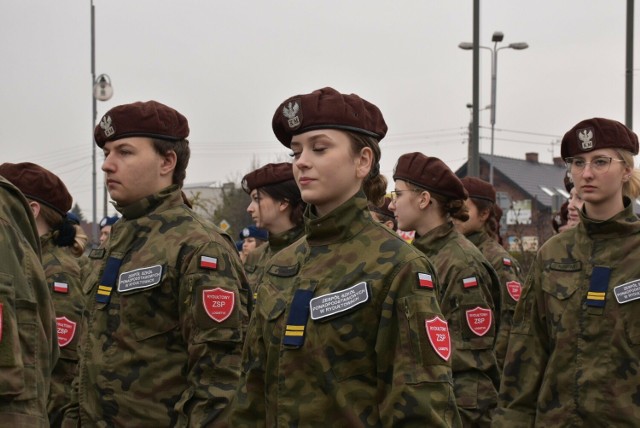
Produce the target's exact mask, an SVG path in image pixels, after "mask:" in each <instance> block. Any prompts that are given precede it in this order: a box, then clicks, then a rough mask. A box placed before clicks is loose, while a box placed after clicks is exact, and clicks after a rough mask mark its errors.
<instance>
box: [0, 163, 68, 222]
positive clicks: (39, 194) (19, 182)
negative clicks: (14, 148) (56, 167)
mask: <svg viewBox="0 0 640 428" xmlns="http://www.w3.org/2000/svg"><path fill="white" fill-rule="evenodd" d="M0 175H2V176H3V177H4V178H6V179H7V180H9V181H10V182H11V183H13V185H14V186H16V187H17V188H18V189H20V191H21V192H22V193H23V194H24V195H25V196H26V197H27V198H29V199H33V200H34V201H38V202H40V203H42V204H44V205H46V206H48V207H50V208H53V209H54V210H55V211H57V212H58V213H60V214H61V215H62V216H63V217H64V216H66V215H67V211H69V210H70V209H71V202H72V198H71V195H70V194H69V191H68V190H67V186H65V185H64V183H63V182H62V180H60V178H59V177H58V176H57V175H55V174H54V173H52V172H51V171H49V170H48V169H45V168H43V167H41V166H40V165H36V164H34V163H30V162H22V163H8V162H7V163H3V164H2V165H0Z"/></svg>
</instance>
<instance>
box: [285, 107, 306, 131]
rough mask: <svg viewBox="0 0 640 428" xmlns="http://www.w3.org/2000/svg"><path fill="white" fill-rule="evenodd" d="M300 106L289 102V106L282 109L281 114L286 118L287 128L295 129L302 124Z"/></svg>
mask: <svg viewBox="0 0 640 428" xmlns="http://www.w3.org/2000/svg"><path fill="white" fill-rule="evenodd" d="M299 113H300V104H298V102H297V101H289V104H287V105H285V106H284V107H282V114H283V115H284V117H286V118H287V119H288V120H287V122H288V123H289V128H292V129H295V128H297V127H299V126H300V124H301V123H302V121H301V118H300V116H302V114H299Z"/></svg>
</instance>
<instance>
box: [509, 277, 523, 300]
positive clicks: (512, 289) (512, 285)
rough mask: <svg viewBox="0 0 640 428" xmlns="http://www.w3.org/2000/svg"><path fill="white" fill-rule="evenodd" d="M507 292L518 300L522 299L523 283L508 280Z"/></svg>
mask: <svg viewBox="0 0 640 428" xmlns="http://www.w3.org/2000/svg"><path fill="white" fill-rule="evenodd" d="M507 292H508V293H509V296H511V298H512V299H513V300H515V301H516V302H517V301H518V300H520V295H521V294H522V284H520V283H519V282H518V281H509V282H507Z"/></svg>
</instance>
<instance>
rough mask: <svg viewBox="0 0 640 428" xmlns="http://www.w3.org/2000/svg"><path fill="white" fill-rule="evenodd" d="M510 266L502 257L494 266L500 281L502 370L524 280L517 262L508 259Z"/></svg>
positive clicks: (498, 353)
mask: <svg viewBox="0 0 640 428" xmlns="http://www.w3.org/2000/svg"><path fill="white" fill-rule="evenodd" d="M507 260H508V265H505V264H504V263H505V261H504V259H503V258H502V257H500V258H499V260H498V261H497V263H496V264H495V265H494V267H495V268H496V273H497V274H498V278H499V281H500V284H499V286H500V295H501V307H500V329H499V330H498V337H497V338H496V347H495V350H496V359H497V360H498V368H500V369H501V370H502V367H503V366H504V357H505V354H506V353H507V344H508V343H509V333H510V332H511V325H512V324H513V314H514V312H515V310H516V304H517V303H518V300H519V299H520V295H521V293H522V278H520V267H519V266H518V262H517V261H516V260H512V259H507Z"/></svg>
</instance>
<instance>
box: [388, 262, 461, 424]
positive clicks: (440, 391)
mask: <svg viewBox="0 0 640 428" xmlns="http://www.w3.org/2000/svg"><path fill="white" fill-rule="evenodd" d="M436 290H438V284H437V279H436V276H435V270H434V269H433V267H432V266H431V264H430V263H429V262H428V261H427V260H426V259H424V258H419V259H416V260H415V261H413V262H411V263H408V264H406V265H404V266H403V267H402V268H401V270H400V271H399V273H398V274H397V275H396V276H395V277H394V278H393V281H392V283H391V286H390V288H389V292H388V294H387V297H386V299H385V301H384V304H383V312H382V317H381V320H380V326H379V331H378V336H377V343H376V354H377V355H378V363H377V364H378V378H379V379H381V380H383V385H382V388H383V389H384V393H383V395H382V397H381V402H380V403H379V407H380V410H379V413H380V416H381V419H382V424H383V426H394V427H401V426H429V427H448V426H457V425H458V424H459V423H460V420H459V415H458V412H457V409H456V406H455V399H454V396H453V387H452V376H451V365H450V360H451V341H450V336H449V331H448V327H447V323H446V321H445V320H444V316H443V315H442V313H441V311H440V307H439V305H438V300H437V296H436Z"/></svg>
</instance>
